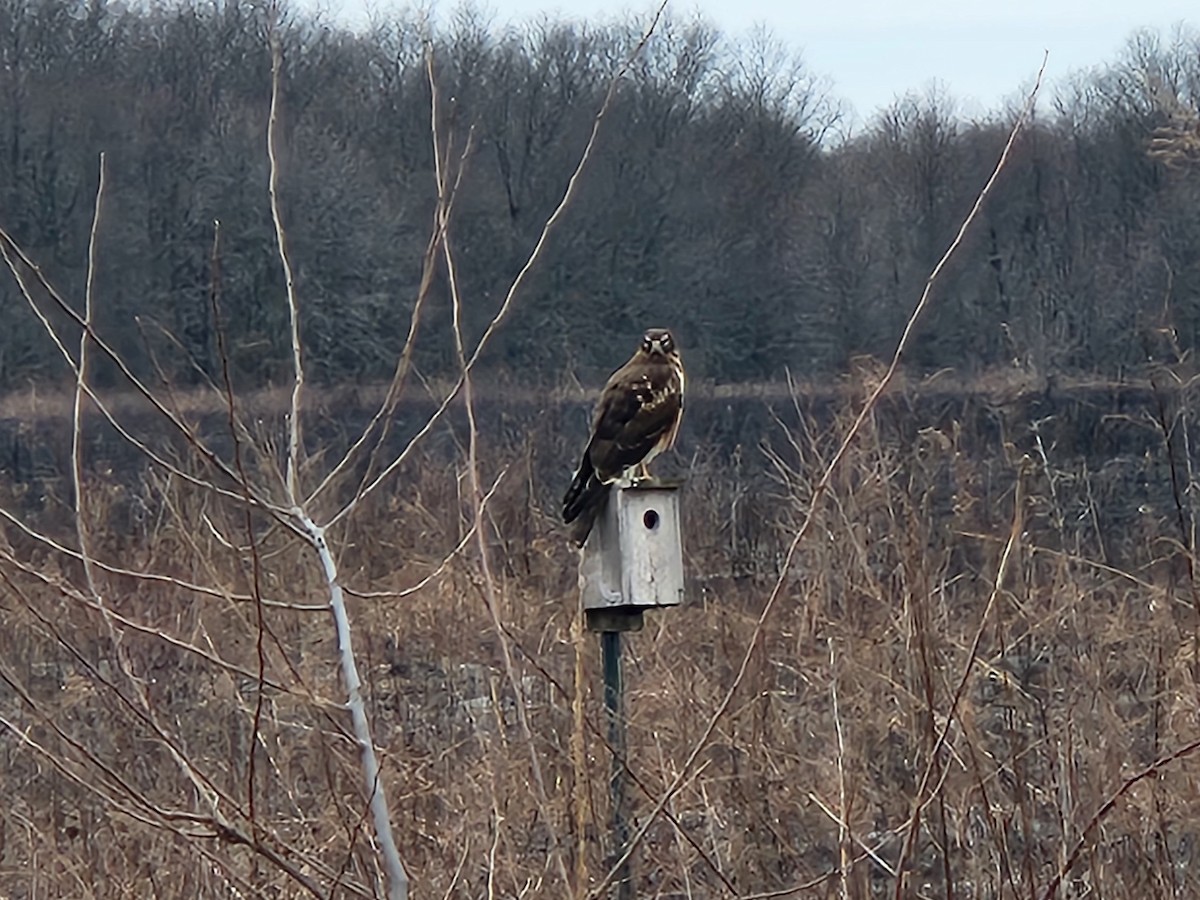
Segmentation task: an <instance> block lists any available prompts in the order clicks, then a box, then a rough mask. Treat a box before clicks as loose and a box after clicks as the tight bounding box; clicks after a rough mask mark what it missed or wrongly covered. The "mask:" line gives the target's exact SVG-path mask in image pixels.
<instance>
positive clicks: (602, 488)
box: [562, 454, 609, 546]
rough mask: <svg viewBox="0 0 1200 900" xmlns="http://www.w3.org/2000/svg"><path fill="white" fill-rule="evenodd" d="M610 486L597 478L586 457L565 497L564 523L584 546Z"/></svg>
mask: <svg viewBox="0 0 1200 900" xmlns="http://www.w3.org/2000/svg"><path fill="white" fill-rule="evenodd" d="M608 489H609V485H607V484H605V483H604V482H602V481H601V480H600V479H599V478H597V477H596V472H595V470H594V469H593V468H592V463H591V460H589V459H588V458H587V456H586V454H585V455H584V458H583V462H581V463H580V464H579V471H578V472H576V473H575V477H574V478H573V479H572V480H571V486H570V487H569V488H567V493H566V495H565V496H564V497H563V510H562V512H563V521H564V522H566V523H567V524H568V525H570V526H571V537H572V539H573V540H574V541H575V543H577V544H579V545H580V546H583V542H584V541H586V540H587V536H588V534H589V533H591V530H592V525H593V523H595V521H596V518H597V516H599V515H600V512H601V511H602V510H603V509H604V502H605V500H606V499H607V497H608Z"/></svg>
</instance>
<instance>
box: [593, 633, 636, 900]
mask: <svg viewBox="0 0 1200 900" xmlns="http://www.w3.org/2000/svg"><path fill="white" fill-rule="evenodd" d="M600 656H601V660H602V663H603V667H604V710H605V712H606V713H607V714H608V744H609V746H610V747H611V748H612V754H613V759H612V775H611V778H610V780H609V785H608V788H609V797H610V798H611V800H612V825H611V828H612V858H613V859H620V858H621V857H622V856H624V855H625V848H626V847H627V846H628V844H629V825H628V823H627V822H626V819H625V709H624V705H625V698H624V695H623V689H624V685H623V683H622V679H621V632H619V631H602V632H600ZM630 874H631V873H630V865H629V860H625V861H624V862H623V863H621V868H620V870H619V871H618V872H617V877H616V885H617V898H618V900H631V898H632V897H633V881H632V879H631V877H630Z"/></svg>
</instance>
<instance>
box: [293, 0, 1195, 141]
mask: <svg viewBox="0 0 1200 900" xmlns="http://www.w3.org/2000/svg"><path fill="white" fill-rule="evenodd" d="M320 2H321V0H308V3H310V4H317V3H320ZM372 5H373V6H374V7H375V8H376V9H380V10H386V9H388V8H389V3H388V2H387V0H372ZM476 5H477V6H478V7H479V8H481V9H482V10H484V11H486V12H489V13H492V14H494V20H495V22H496V23H497V25H503V24H507V23H510V22H519V21H521V20H524V19H528V18H531V17H535V16H537V15H539V14H542V13H550V14H561V15H562V16H564V17H570V18H586V19H595V18H604V17H608V16H611V15H613V14H614V13H617V12H620V11H623V10H628V11H630V12H633V13H635V14H640V15H642V16H643V17H645V18H646V19H647V20H649V16H650V15H651V14H652V13H653V10H654V9H655V8H657V4H656V3H654V2H645V0H642V2H637V0H634V2H625V0H568V2H559V0H477V3H476ZM456 6H457V3H456V2H450V3H447V2H439V3H435V4H434V9H435V11H436V12H437V14H439V15H441V14H446V13H449V12H451V11H452V10H453V9H454V8H455V7H456ZM324 8H325V9H326V10H327V11H336V12H335V13H334V15H335V18H339V19H342V20H343V21H349V22H352V23H353V22H355V21H362V19H363V17H364V15H365V12H364V10H365V9H366V0H350V2H347V3H336V2H326V3H324ZM668 9H669V10H671V12H672V15H673V16H675V17H676V18H687V17H689V16H690V15H691V14H693V13H694V12H696V11H700V12H701V13H702V14H703V15H704V16H705V17H706V18H708V19H710V20H711V21H712V22H713V23H714V24H716V25H717V26H718V27H720V28H721V29H722V31H724V32H726V33H727V34H729V35H740V34H744V33H745V32H746V31H748V30H749V29H750V28H751V27H752V26H755V25H759V24H761V25H765V26H767V28H768V29H770V31H772V32H773V33H774V34H775V35H776V36H777V37H778V38H779V39H780V40H782V41H783V42H784V43H785V44H787V45H788V46H789V47H792V48H795V49H797V50H799V51H800V52H801V53H802V56H803V58H804V59H805V61H806V62H807V63H808V65H809V66H810V67H811V68H812V70H813V71H814V72H815V73H817V74H821V75H825V76H828V77H829V78H830V79H832V81H833V88H834V94H835V95H836V96H839V97H841V98H842V99H844V100H847V101H849V102H850V103H851V104H852V105H853V108H854V111H855V112H856V113H857V115H858V117H859V119H860V120H861V119H864V118H867V117H869V116H870V115H871V113H873V112H874V111H875V110H876V109H878V108H879V107H881V106H885V105H887V104H889V103H890V102H891V101H892V100H893V99H894V98H895V97H896V96H898V95H902V94H904V93H905V92H906V91H910V90H922V89H924V88H925V87H927V86H928V85H929V84H930V83H931V82H933V81H934V80H938V81H940V82H942V83H943V84H944V85H945V86H946V88H947V89H948V91H949V93H950V95H951V96H952V97H954V98H955V99H956V100H958V101H959V102H960V111H961V112H963V113H964V114H966V115H968V116H970V115H976V114H982V113H984V112H987V111H990V110H994V109H998V108H999V107H1000V106H1001V105H1002V104H1003V102H1004V101H1005V100H1006V99H1012V98H1014V97H1015V96H1016V95H1017V94H1023V91H1022V88H1023V87H1027V86H1028V85H1031V84H1032V81H1033V76H1034V74H1035V73H1036V72H1037V69H1038V66H1039V65H1040V64H1041V61H1042V53H1043V51H1045V50H1049V51H1050V58H1049V63H1048V65H1047V73H1046V74H1047V79H1048V80H1049V81H1050V84H1051V85H1053V83H1054V80H1055V79H1057V78H1060V77H1062V76H1063V75H1065V74H1067V73H1069V72H1071V71H1073V70H1077V69H1080V68H1085V67H1090V66H1095V65H1099V64H1101V63H1105V62H1110V61H1113V60H1115V59H1116V58H1117V57H1118V55H1119V54H1120V51H1121V48H1122V46H1123V45H1124V44H1125V41H1126V39H1127V38H1128V37H1129V35H1130V34H1131V33H1132V32H1133V31H1134V30H1135V29H1138V28H1155V29H1160V30H1161V31H1162V32H1163V33H1164V36H1165V35H1167V34H1169V32H1170V31H1171V30H1172V29H1173V28H1174V27H1175V26H1176V25H1178V24H1180V23H1187V24H1188V25H1191V26H1195V25H1196V24H1197V23H1200V0H1190V2H1185V0H1087V2H1083V0H1004V2H999V3H986V4H985V3H981V2H978V0H976V2H971V0H818V2H810V3H802V2H796V0H670V3H669V5H668Z"/></svg>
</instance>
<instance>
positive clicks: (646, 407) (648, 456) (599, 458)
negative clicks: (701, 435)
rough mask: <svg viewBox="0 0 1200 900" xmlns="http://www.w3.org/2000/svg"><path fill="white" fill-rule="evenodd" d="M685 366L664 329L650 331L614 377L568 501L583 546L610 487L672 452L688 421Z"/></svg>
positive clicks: (568, 515)
mask: <svg viewBox="0 0 1200 900" xmlns="http://www.w3.org/2000/svg"><path fill="white" fill-rule="evenodd" d="M683 389H684V374H683V361H682V360H681V359H680V358H679V351H678V350H677V349H676V347H675V339H674V338H673V337H671V332H669V331H667V329H665V328H651V329H650V330H649V331H647V332H646V333H645V335H644V336H643V337H642V343H641V346H639V347H638V349H637V352H636V353H634V354H633V358H632V359H630V360H629V362H627V363H625V365H623V366H621V368H619V369H617V371H615V372H613V374H612V376H611V377H610V378H609V379H608V384H606V385H605V386H604V391H603V392H602V393H601V394H600V400H599V402H597V404H596V410H595V412H594V413H593V414H592V435H591V438H590V439H589V440H588V445H587V449H586V450H584V451H583V459H582V460H581V461H580V463H579V468H578V469H577V470H576V472H575V477H574V478H573V479H572V480H571V486H570V487H569V488H567V493H566V495H565V496H564V497H563V510H562V511H563V521H564V522H566V523H567V524H568V525H572V523H574V524H573V525H572V527H571V536H572V537H573V538H574V540H575V542H576V543H577V544H579V546H581V547H582V546H583V543H584V541H586V540H587V536H588V534H589V533H590V532H591V530H592V523H594V522H595V521H596V517H597V516H598V515H599V514H600V512H601V511H602V510H603V509H604V504H605V501H606V500H607V499H608V491H609V487H610V486H611V485H612V483H613V482H614V481H616V480H617V479H618V478H620V477H621V476H622V475H624V474H625V473H626V472H627V470H629V469H632V468H634V467H635V466H636V467H637V472H636V473H634V475H633V477H634V478H649V477H650V473H649V470H647V468H646V466H647V464H648V463H649V462H650V460H652V459H654V457H656V456H658V454H659V453H661V452H662V451H663V450H667V449H670V447H671V445H672V444H674V443H675V435H676V434H678V432H679V420H680V419H681V418H682V417H683Z"/></svg>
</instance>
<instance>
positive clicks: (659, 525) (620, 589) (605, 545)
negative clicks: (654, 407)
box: [579, 478, 683, 631]
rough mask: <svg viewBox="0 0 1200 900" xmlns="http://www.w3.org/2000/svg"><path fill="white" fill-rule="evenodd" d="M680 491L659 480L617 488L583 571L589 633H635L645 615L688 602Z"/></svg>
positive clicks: (592, 539) (587, 551)
mask: <svg viewBox="0 0 1200 900" xmlns="http://www.w3.org/2000/svg"><path fill="white" fill-rule="evenodd" d="M680 487H682V482H681V481H666V480H662V479H657V478H654V479H645V480H642V481H619V482H617V483H616V484H614V485H613V490H612V492H611V493H610V494H609V498H608V503H607V505H606V506H605V509H604V512H603V513H601V515H600V516H599V517H598V518H597V519H596V522H595V524H594V525H593V526H592V532H591V534H590V535H589V536H588V539H587V543H586V544H584V546H583V560H582V562H581V563H580V567H579V581H580V587H581V591H582V595H583V608H584V610H585V612H586V615H587V622H588V628H589V629H590V630H592V631H630V630H636V629H638V628H641V626H642V613H643V612H644V611H645V610H647V609H659V608H663V607H668V606H678V605H679V604H680V603H682V602H683V543H682V540H681V534H680V529H679V489H680Z"/></svg>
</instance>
